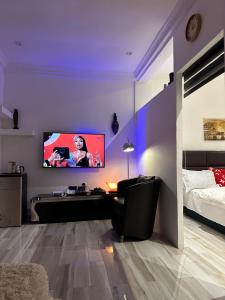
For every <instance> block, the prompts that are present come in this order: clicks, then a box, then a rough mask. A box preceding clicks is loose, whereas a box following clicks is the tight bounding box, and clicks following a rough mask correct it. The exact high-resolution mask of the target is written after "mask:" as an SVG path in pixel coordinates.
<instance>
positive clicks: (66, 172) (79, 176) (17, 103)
mask: <svg viewBox="0 0 225 300" xmlns="http://www.w3.org/2000/svg"><path fill="white" fill-rule="evenodd" d="M133 99H134V96H133V83H132V82H131V81H118V80H97V79H96V80H93V79H90V80H89V79H80V80H79V79H75V78H66V77H65V78H62V77H59V78H57V77H53V76H52V77H48V76H38V75H35V74H30V73H29V72H24V73H23V72H22V73H21V72H15V73H14V74H13V73H12V72H10V73H9V74H8V75H7V77H6V87H5V105H6V106H7V107H8V108H9V109H11V110H13V109H14V108H17V109H18V111H19V127H20V128H21V129H35V132H36V136H35V137H12V136H10V137H4V139H3V170H4V171H5V172H7V171H9V170H10V169H9V164H8V161H10V160H15V161H17V162H18V163H19V164H22V165H24V166H25V169H26V172H27V173H28V182H29V186H28V191H29V198H30V197H31V196H33V195H35V194H36V193H43V192H52V191H53V190H59V189H62V188H66V186H68V185H78V184H81V183H82V182H86V183H87V184H88V185H89V186H90V187H91V188H94V187H96V186H97V187H99V186H100V187H102V188H106V181H118V180H120V179H124V178H127V165H126V156H125V155H124V153H123V152H122V146H123V143H124V142H125V141H126V139H127V137H129V138H130V140H131V141H132V140H133V112H134V101H133ZM114 112H116V113H117V116H118V121H119V123H120V130H119V133H118V134H117V135H116V136H114V135H113V133H112V132H111V122H112V115H113V113H114ZM11 123H12V122H6V123H4V126H5V127H10V126H12V124H11ZM44 131H57V132H61V131H62V132H81V133H82V132H83V133H84V132H86V133H89V132H90V133H105V134H106V167H105V169H92V170H90V169H89V170H88V169H80V168H79V169H63V170H62V169H43V168H42V133H43V132H44ZM132 172H133V173H134V172H135V171H132V166H131V176H132V174H133V173H132Z"/></svg>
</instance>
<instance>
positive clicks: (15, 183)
mask: <svg viewBox="0 0 225 300" xmlns="http://www.w3.org/2000/svg"><path fill="white" fill-rule="evenodd" d="M26 219H27V175H26V174H14V173H13V174H11V173H10V174H0V227H9V226H21V224H24V223H25V222H26Z"/></svg>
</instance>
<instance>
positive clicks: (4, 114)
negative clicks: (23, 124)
mask: <svg viewBox="0 0 225 300" xmlns="http://www.w3.org/2000/svg"><path fill="white" fill-rule="evenodd" d="M0 118H3V119H11V120H12V119H13V113H12V112H11V111H9V110H8V109H7V108H6V107H5V106H4V105H2V104H1V105H0Z"/></svg>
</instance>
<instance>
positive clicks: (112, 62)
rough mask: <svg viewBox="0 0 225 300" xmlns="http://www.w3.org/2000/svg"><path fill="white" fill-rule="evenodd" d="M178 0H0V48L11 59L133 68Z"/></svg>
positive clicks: (95, 68)
mask: <svg viewBox="0 0 225 300" xmlns="http://www.w3.org/2000/svg"><path fill="white" fill-rule="evenodd" d="M177 2H178V0H32V1H31V0H20V1H18V0H7V1H5V0H0V48H1V50H2V51H3V53H4V54H5V55H6V57H7V58H8V60H9V62H13V63H23V64H33V65H43V66H54V67H66V68H67V67H70V68H73V69H76V70H78V71H107V72H129V73H130V72H134V71H135V69H136V68H137V66H138V64H139V63H140V61H141V59H142V58H143V56H144V55H145V54H146V52H147V50H148V48H149V46H150V45H151V43H152V41H153V40H154V38H155V37H156V34H157V32H158V31H159V30H160V29H161V27H162V26H163V24H164V23H165V21H166V19H167V18H168V16H169V15H170V13H171V12H172V10H173V8H174V6H175V5H176V3H177ZM15 41H21V43H22V46H18V45H16V44H15ZM127 52H132V55H127V54H126V53H127Z"/></svg>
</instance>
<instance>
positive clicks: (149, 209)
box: [112, 176, 162, 242]
mask: <svg viewBox="0 0 225 300" xmlns="http://www.w3.org/2000/svg"><path fill="white" fill-rule="evenodd" d="M161 182H162V180H161V179H160V178H159V177H154V176H151V177H138V178H132V179H128V180H122V181H120V182H119V183H118V192H117V197H115V198H114V200H113V216H112V225H113V229H114V230H115V231H116V233H117V234H118V235H119V237H120V241H121V242H122V241H123V240H124V238H125V237H133V238H137V239H140V240H145V239H148V238H150V237H151V236H152V232H153V227H154V222H155V214H156V208H157V200H158V196H159V190H160V185H161Z"/></svg>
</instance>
